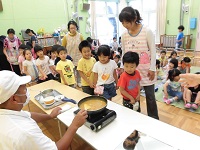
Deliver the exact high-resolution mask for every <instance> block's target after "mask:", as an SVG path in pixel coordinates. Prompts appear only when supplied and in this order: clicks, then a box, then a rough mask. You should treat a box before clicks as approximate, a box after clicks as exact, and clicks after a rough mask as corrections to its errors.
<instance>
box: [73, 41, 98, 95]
mask: <svg viewBox="0 0 200 150" xmlns="http://www.w3.org/2000/svg"><path fill="white" fill-rule="evenodd" d="M79 51H80V52H81V54H82V58H81V59H80V60H79V61H78V66H77V70H78V72H79V74H80V76H81V86H82V90H83V92H85V93H87V94H90V95H94V84H93V81H94V73H93V72H92V68H93V66H94V64H95V62H96V60H95V58H93V57H91V45H90V43H89V42H88V41H86V40H84V41H82V42H81V43H80V44H79Z"/></svg>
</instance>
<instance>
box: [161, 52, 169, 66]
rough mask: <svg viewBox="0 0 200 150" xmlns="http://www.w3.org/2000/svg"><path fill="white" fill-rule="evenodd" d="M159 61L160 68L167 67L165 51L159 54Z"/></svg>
mask: <svg viewBox="0 0 200 150" xmlns="http://www.w3.org/2000/svg"><path fill="white" fill-rule="evenodd" d="M159 60H160V66H161V67H165V66H166V65H167V63H168V60H167V57H166V51H164V50H162V51H161V52H160V58H159Z"/></svg>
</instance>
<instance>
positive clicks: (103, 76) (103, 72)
mask: <svg viewBox="0 0 200 150" xmlns="http://www.w3.org/2000/svg"><path fill="white" fill-rule="evenodd" d="M117 68H118V67H117V64H116V62H115V61H114V60H110V61H109V62H108V63H107V64H102V63H101V62H100V61H98V62H96V63H95V64H94V67H93V70H92V71H93V72H95V73H97V74H98V80H97V85H103V84H110V83H113V82H114V81H115V79H114V76H113V73H114V70H115V69H117Z"/></svg>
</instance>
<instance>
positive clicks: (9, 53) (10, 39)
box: [3, 29, 21, 75]
mask: <svg viewBox="0 0 200 150" xmlns="http://www.w3.org/2000/svg"><path fill="white" fill-rule="evenodd" d="M7 34H8V36H7V37H6V38H5V39H4V49H3V53H4V54H5V56H6V58H7V60H8V62H9V63H10V66H11V69H12V70H13V71H14V72H15V73H16V74H18V75H20V69H19V63H18V57H19V50H18V49H19V46H20V45H21V41H20V40H19V38H18V37H17V36H15V30H13V29H8V30H7Z"/></svg>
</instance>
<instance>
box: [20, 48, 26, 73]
mask: <svg viewBox="0 0 200 150" xmlns="http://www.w3.org/2000/svg"><path fill="white" fill-rule="evenodd" d="M26 48H27V46H26V45H25V44H21V45H20V46H19V57H18V63H19V69H20V72H21V75H23V74H24V71H23V70H24V68H23V62H24V60H25V58H24V54H23V51H24V50H25V49H26Z"/></svg>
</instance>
